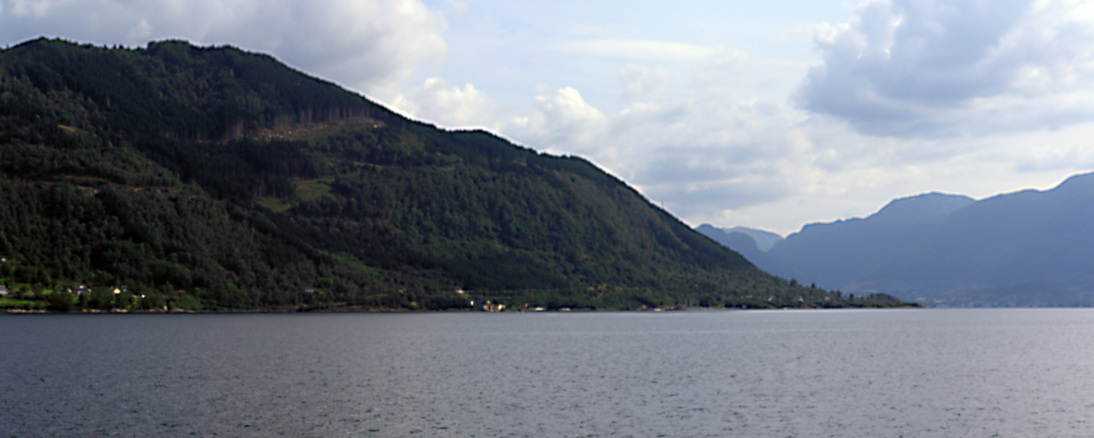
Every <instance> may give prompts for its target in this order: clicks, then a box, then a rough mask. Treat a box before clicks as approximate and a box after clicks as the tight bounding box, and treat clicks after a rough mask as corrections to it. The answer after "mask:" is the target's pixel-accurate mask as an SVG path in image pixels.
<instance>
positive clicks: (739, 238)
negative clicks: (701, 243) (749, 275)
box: [695, 224, 789, 275]
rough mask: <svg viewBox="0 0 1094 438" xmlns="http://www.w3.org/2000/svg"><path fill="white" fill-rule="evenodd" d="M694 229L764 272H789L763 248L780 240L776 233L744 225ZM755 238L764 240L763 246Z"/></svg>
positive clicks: (705, 225)
mask: <svg viewBox="0 0 1094 438" xmlns="http://www.w3.org/2000/svg"><path fill="white" fill-rule="evenodd" d="M695 231H698V232H699V233H700V234H702V235H704V236H707V237H709V238H711V239H714V241H715V242H718V243H720V244H722V245H723V246H725V247H726V248H729V249H732V250H734V251H736V252H738V253H740V254H741V255H742V256H744V257H745V259H747V260H748V261H750V262H752V264H754V265H756V267H758V268H760V269H762V270H763V271H765V272H779V273H783V274H782V275H785V273H786V272H789V270H788V269H786V267H784V266H783V265H782V264H781V263H780V262H779V261H778V260H775V259H774V258H773V257H771V256H769V255H767V252H766V249H765V248H767V249H770V248H771V247H772V246H774V244H775V243H776V242H778V241H780V240H782V236H779V235H778V234H775V233H771V232H768V231H763V230H756V229H752V228H745V227H733V228H718V227H715V226H713V225H710V224H702V225H699V226H698V227H695ZM757 238H759V239H761V240H762V241H763V242H764V244H765V245H766V247H765V248H762V247H760V246H759V242H757V240H756V239H757Z"/></svg>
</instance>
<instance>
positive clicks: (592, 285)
mask: <svg viewBox="0 0 1094 438" xmlns="http://www.w3.org/2000/svg"><path fill="white" fill-rule="evenodd" d="M0 197H2V198H3V199H0V205H3V206H4V207H0V255H2V256H4V258H5V259H6V261H5V262H3V263H0V281H6V282H9V283H13V284H18V285H22V286H19V287H20V288H21V289H22V290H21V291H20V293H21V294H22V295H23V296H26V295H27V294H28V293H32V294H33V293H36V292H35V291H37V293H38V294H49V292H50V291H54V292H56V291H58V290H60V289H61V288H63V287H71V286H76V285H77V284H78V283H88V284H91V285H93V286H107V285H113V284H119V285H120V284H124V285H127V286H128V290H130V291H133V294H134V295H137V294H136V292H140V294H144V295H147V296H148V297H149V298H148V299H145V300H139V302H138V300H136V299H135V298H134V299H133V300H135V301H134V302H129V303H123V304H124V305H125V306H143V307H159V306H160V304H167V305H182V304H181V303H188V304H189V305H191V306H197V305H200V306H204V307H205V308H224V309H255V308H285V307H307V308H313V307H330V306H346V305H348V306H367V307H389V308H422V307H424V308H446V307H467V305H468V303H469V302H470V301H473V300H477V301H480V302H481V301H484V300H494V301H501V302H504V303H508V304H509V305H511V306H512V305H518V306H523V305H525V304H528V305H529V306H546V307H598V308H600V307H611V308H634V307H639V306H666V305H676V304H693V305H703V306H723V305H725V306H746V307H748V306H752V307H771V306H822V305H824V306H829V305H845V304H851V305H874V304H893V303H895V302H894V301H892V300H888V299H887V298H885V297H880V296H879V297H875V299H873V300H872V301H863V300H859V301H856V302H853V303H852V302H848V301H847V300H845V299H842V298H839V297H836V296H834V295H831V294H828V293H827V292H824V291H822V290H818V289H811V288H801V287H793V286H791V285H790V284H789V283H788V282H786V281H784V280H780V279H778V278H774V277H771V276H769V275H766V274H764V273H762V272H760V271H759V270H757V269H756V268H755V267H754V266H752V265H751V264H750V263H748V262H747V261H746V260H745V259H744V258H742V257H741V256H740V255H739V254H737V253H734V252H731V251H728V250H726V249H724V248H722V247H721V246H719V245H717V244H716V243H715V242H712V241H710V240H709V239H707V238H705V237H703V236H701V235H699V234H698V233H696V232H694V231H692V230H690V229H688V228H687V226H685V225H684V224H682V223H680V222H679V221H677V220H676V219H675V218H673V217H672V216H671V215H669V214H668V213H666V212H664V211H662V210H660V209H658V208H656V207H654V206H652V205H650V204H649V202H647V201H646V200H645V199H644V198H642V197H641V196H640V195H639V194H638V193H637V192H635V191H634V190H633V189H631V188H629V187H627V186H626V185H625V184H623V183H622V182H621V181H619V180H617V179H615V178H613V177H611V176H609V175H607V174H605V173H604V172H601V171H600V170H598V169H597V168H596V167H595V166H593V165H592V164H590V163H588V162H587V161H584V160H582V159H580V158H575V157H556V156H550V155H545V154H539V153H536V152H535V151H532V150H529V149H525V148H520V147H517V146H514V145H512V144H511V143H509V142H507V141H505V140H503V139H501V138H498V137H496V136H494V135H491V134H488V133H485V132H450V131H443V130H439V129H437V128H435V127H433V126H429V125H426V124H423V123H418V122H414V121H411V120H407V119H405V118H403V117H401V116H398V115H396V114H394V113H391V112H390V111H387V110H385V109H383V108H382V107H380V106H378V105H376V104H374V103H372V102H370V101H368V100H367V99H365V98H363V97H361V96H358V95H355V94H352V93H349V92H347V91H345V90H343V89H341V88H339V87H338V86H336V85H334V84H331V83H328V82H324V81H321V80H318V79H315V78H311V77H308V76H306V75H304V74H301V73H299V72H297V71H294V70H292V69H289V68H287V67H285V66H284V65H282V64H280V63H278V62H277V61H276V60H274V59H273V58H271V57H269V56H265V55H259V54H252V53H246V52H243V51H240V50H238V49H234V48H231V47H216V48H199V47H194V46H191V45H189V44H188V43H185V42H179V41H167V42H161V43H152V44H149V46H148V48H146V49H134V50H130V49H104V48H98V47H93V46H86V45H83V46H81V45H76V44H72V43H67V42H64V41H56V40H44V39H40V40H35V41H31V42H27V43H24V44H21V45H18V46H15V47H12V48H10V49H7V50H5V51H3V52H0ZM81 300H82V301H80V302H77V303H76V305H78V306H89V307H100V306H110V305H113V306H117V305H118V302H117V300H113V301H111V300H107V299H105V298H103V297H102V296H99V297H98V298H94V297H93V298H92V299H89V300H85V299H84V298H81ZM85 301H86V302H85ZM105 301H111V302H109V303H108V302H105ZM195 302H196V303H198V304H193V303H195ZM60 304H63V303H60ZM60 304H59V305H60Z"/></svg>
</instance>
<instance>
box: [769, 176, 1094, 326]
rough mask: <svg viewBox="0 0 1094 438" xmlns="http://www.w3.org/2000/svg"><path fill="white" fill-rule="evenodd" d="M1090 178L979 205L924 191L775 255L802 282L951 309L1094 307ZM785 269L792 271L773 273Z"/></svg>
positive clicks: (805, 232) (797, 238) (1093, 183)
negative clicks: (984, 306)
mask: <svg viewBox="0 0 1094 438" xmlns="http://www.w3.org/2000/svg"><path fill="white" fill-rule="evenodd" d="M1091 223H1094V174H1084V175H1076V176H1073V177H1071V178H1069V179H1067V180H1066V181H1064V182H1063V183H1062V184H1060V185H1059V186H1058V187H1056V188H1054V189H1051V190H1047V191H1043V192H1042V191H1035V190H1026V191H1022V192H1016V193H1010V194H1004V195H998V196H995V197H992V198H988V199H984V200H980V201H973V200H972V199H970V198H968V197H964V196H953V195H940V194H926V195H920V196H916V197H911V198H905V199H899V200H896V201H893V202H892V203H890V204H889V205H888V206H886V207H885V208H883V209H882V210H881V211H879V212H878V213H876V214H875V215H872V216H870V217H867V218H866V219H852V220H849V221H841V222H837V223H832V224H817V225H809V226H806V227H804V228H803V229H802V231H801V232H799V233H797V234H794V235H791V236H789V237H787V239H786V240H785V241H783V242H780V243H779V244H777V245H776V246H775V247H774V248H773V249H772V251H771V252H770V255H771V256H772V257H775V258H777V259H778V260H779V261H781V262H783V263H785V265H786V266H788V267H790V268H791V269H793V270H794V272H793V274H794V275H796V276H797V278H799V279H800V280H802V281H816V282H817V283H818V284H819V285H823V286H824V287H830V288H836V289H841V290H845V291H852V292H876V291H886V292H889V293H892V294H894V295H897V296H900V297H902V298H905V299H916V298H920V299H926V300H928V301H931V302H938V303H940V304H949V305H991V306H1073V305H1094V286H1091V285H1092V284H1094V274H1092V271H1091V270H1090V261H1091V260H1094V230H1092V229H1091V227H1090V225H1089V224H1091ZM777 273H778V274H782V275H787V274H789V272H777Z"/></svg>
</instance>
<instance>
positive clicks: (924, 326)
mask: <svg viewBox="0 0 1094 438" xmlns="http://www.w3.org/2000/svg"><path fill="white" fill-rule="evenodd" d="M1091 340H1094V310H1061V309H1049V310H1013V309H1012V310H892V311H785V312H780V311H758V312H665V313H568V314H567V313H532V314H512V313H509V314H505V313H503V314H480V313H448V314H320V315H0V436H20V437H22V436H81V437H82V436H191V435H194V436H256V437H257V436H262V437H265V436H294V437H295V436H315V437H330V436H385V437H386V436H460V437H472V436H475V437H493V436H637V437H647V436H673V437H676V436H745V437H768V436H770V437H786V436H915V437H931V436H939V437H951V436H954V437H956V436H961V437H967V436H983V437H990V436H1004V437H1016V436H1040V437H1047V436H1094V424H1092V423H1091V419H1094V379H1092V378H1091V376H1094V346H1092V344H1091Z"/></svg>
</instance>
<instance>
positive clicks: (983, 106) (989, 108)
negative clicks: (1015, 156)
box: [795, 0, 1094, 137]
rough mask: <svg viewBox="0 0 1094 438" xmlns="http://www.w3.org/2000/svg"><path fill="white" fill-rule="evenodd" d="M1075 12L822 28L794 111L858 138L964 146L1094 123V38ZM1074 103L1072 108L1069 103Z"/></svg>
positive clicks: (1025, 10) (907, 2)
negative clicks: (817, 57) (818, 57)
mask: <svg viewBox="0 0 1094 438" xmlns="http://www.w3.org/2000/svg"><path fill="white" fill-rule="evenodd" d="M1083 7H1084V6H1083V5H1082V4H1079V3H1075V2H1066V1H1052V0H1042V1H1039V2H1036V3H1034V2H1033V1H1032V0H1005V1H994V2H983V1H978V0H955V1H947V2H922V1H915V0H891V1H887V0H877V1H868V2H865V3H862V4H860V5H858V6H857V7H855V8H854V9H853V14H854V17H853V19H852V20H850V21H849V22H847V23H843V24H839V25H835V26H833V25H825V26H822V27H821V28H820V30H819V31H818V32H817V35H816V38H815V43H816V45H817V47H818V48H819V49H820V51H821V53H822V55H823V62H822V64H820V65H819V66H816V67H814V68H813V69H812V70H810V72H809V74H808V76H807V78H806V79H805V81H804V83H803V84H802V85H801V87H800V89H799V91H798V93H797V95H796V97H795V100H796V102H797V104H798V105H799V106H800V107H801V108H803V109H806V110H809V111H812V112H815V113H820V114H828V115H832V116H835V117H838V118H841V119H844V120H846V121H848V122H850V123H851V125H852V126H854V127H855V129H857V130H858V131H860V132H864V133H868V134H873V135H893V136H909V137H924V136H925V137H930V136H960V135H970V134H985V133H992V132H999V131H1011V130H1016V129H1030V128H1033V129H1038V128H1049V129H1051V128H1055V127H1057V126H1058V125H1062V124H1069V123H1074V121H1075V120H1082V119H1085V118H1086V117H1088V116H1090V115H1092V114H1094V103H1091V102H1090V101H1089V100H1087V99H1081V100H1076V99H1071V100H1069V101H1068V102H1067V103H1068V105H1066V106H1063V107H1060V106H1055V104H1059V103H1061V96H1067V95H1070V94H1071V93H1076V92H1081V91H1083V90H1084V89H1088V88H1089V87H1090V86H1091V85H1094V82H1092V79H1094V68H1092V67H1094V52H1092V50H1091V49H1090V47H1091V46H1092V44H1094V29H1092V27H1091V26H1090V24H1091V23H1090V22H1089V21H1083V19H1082V18H1081V17H1082V14H1072V12H1079V11H1080V9H1081V8H1083ZM1064 100H1068V99H1064Z"/></svg>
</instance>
